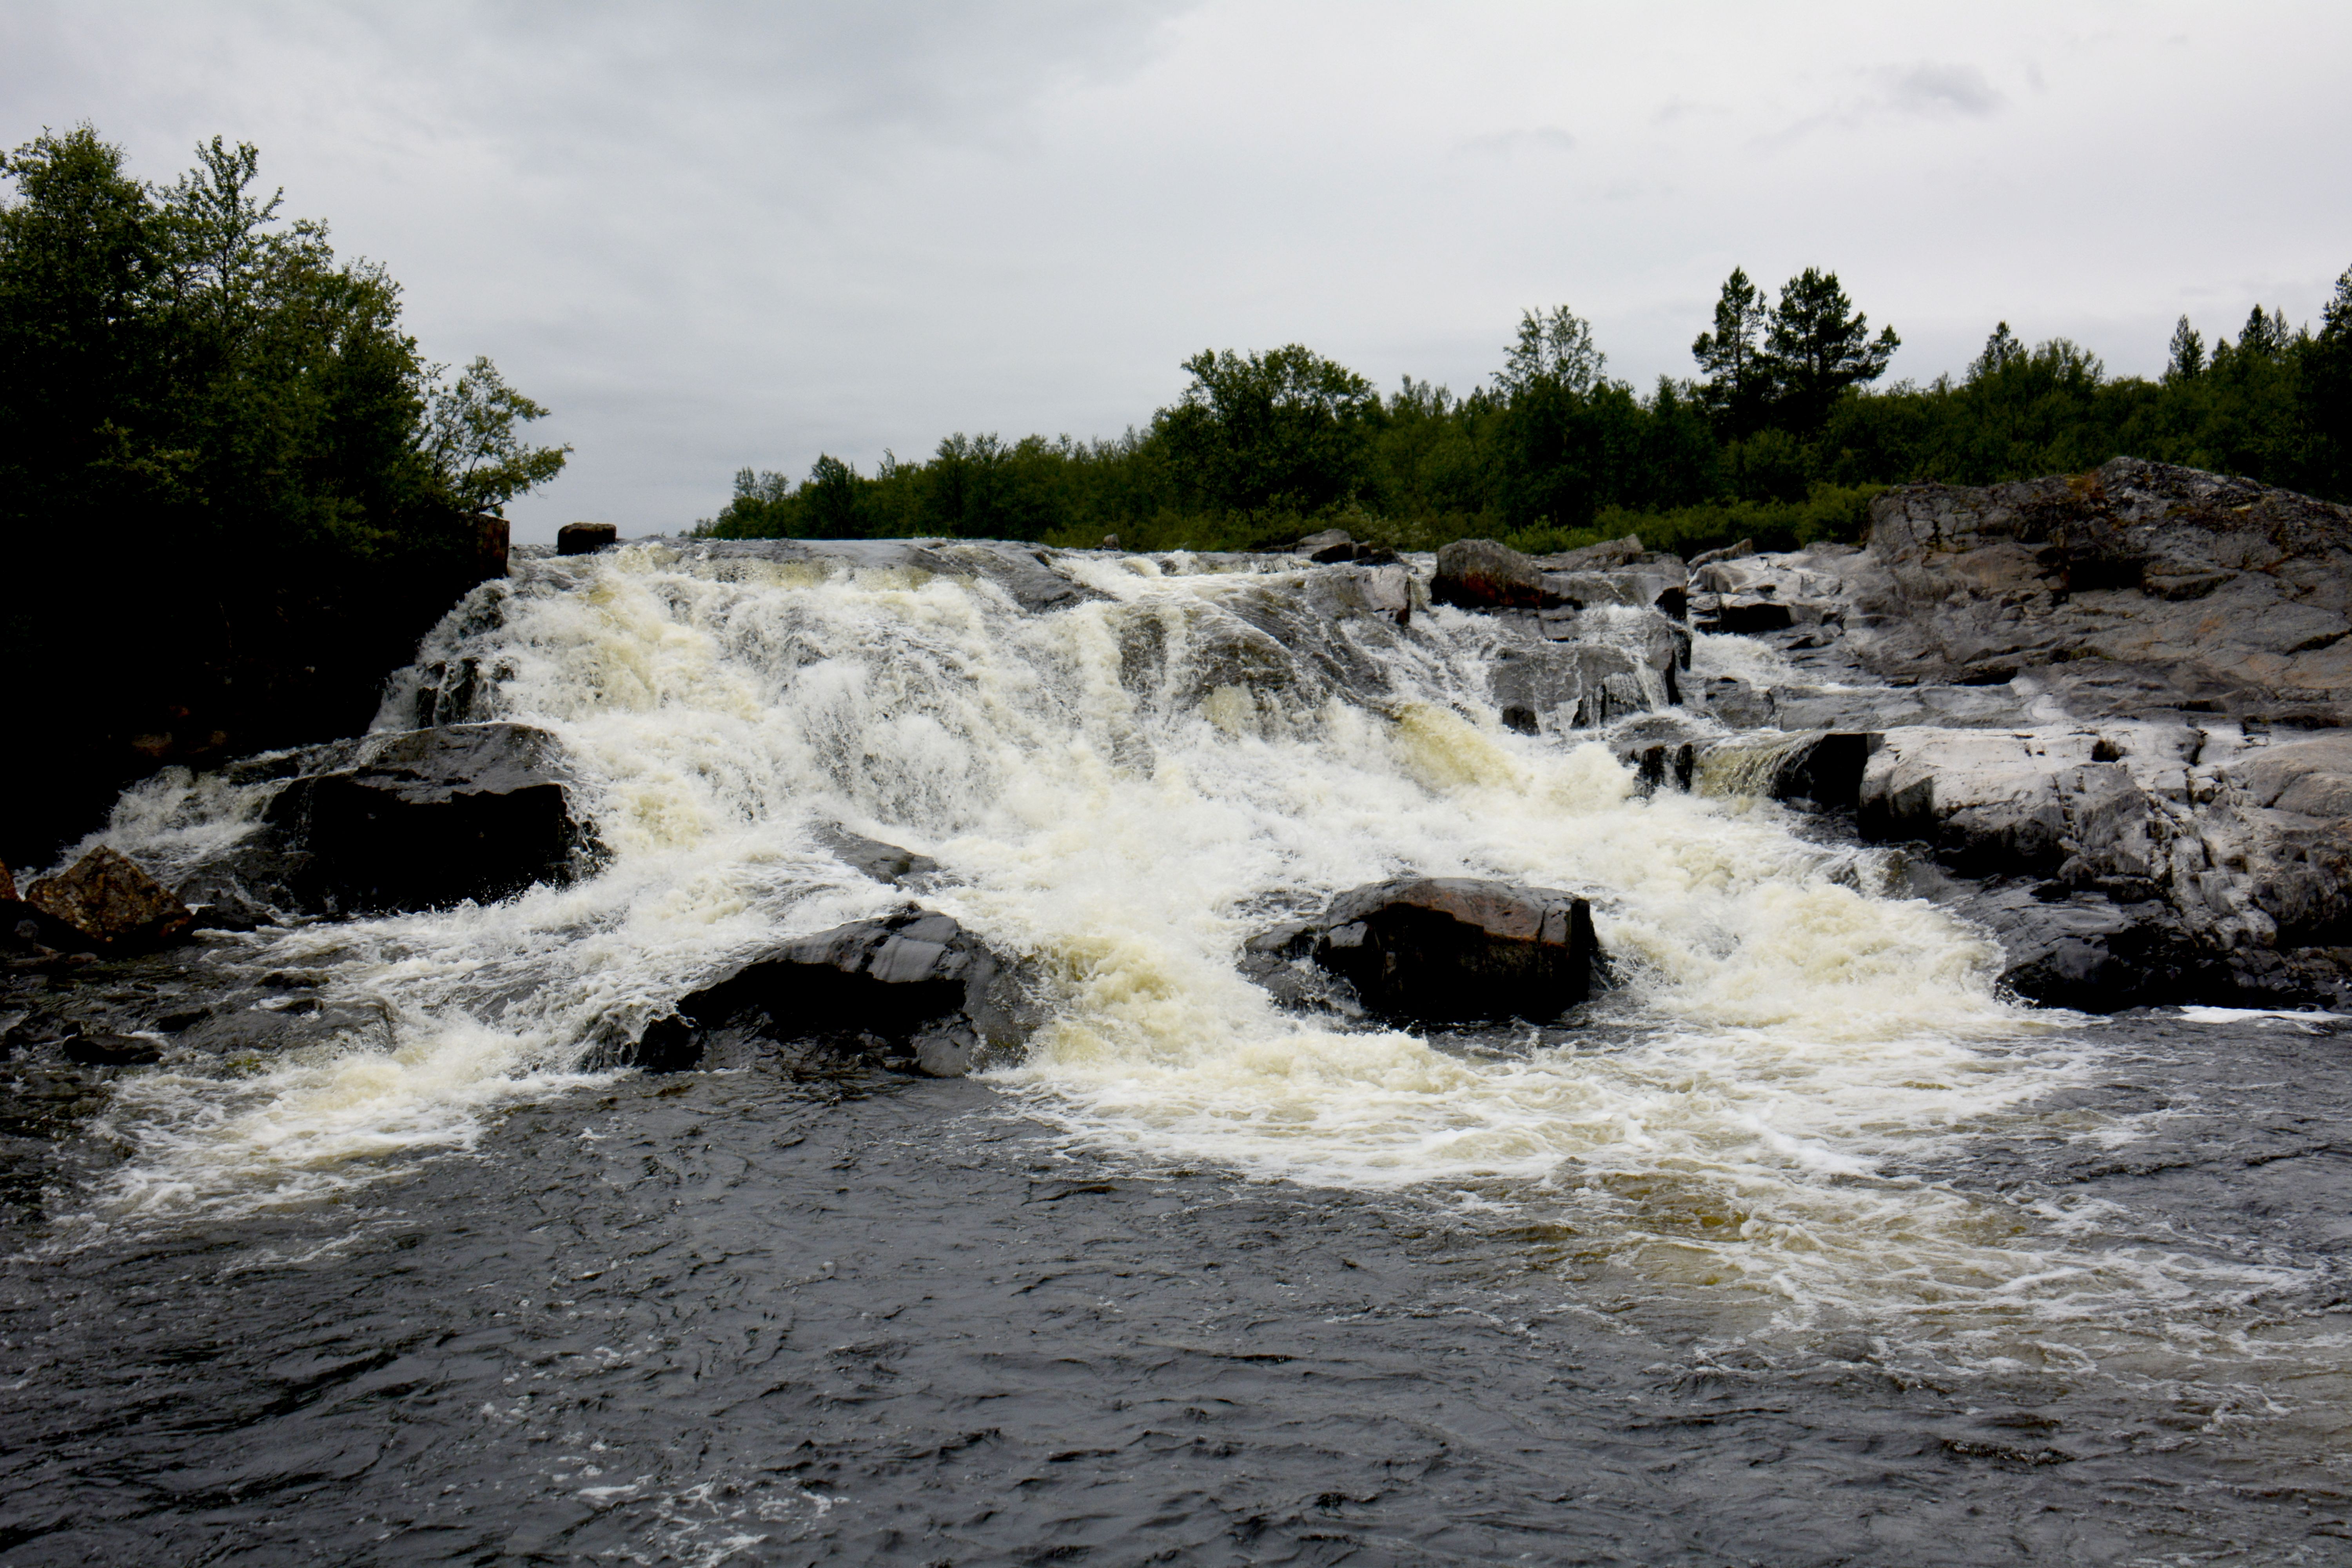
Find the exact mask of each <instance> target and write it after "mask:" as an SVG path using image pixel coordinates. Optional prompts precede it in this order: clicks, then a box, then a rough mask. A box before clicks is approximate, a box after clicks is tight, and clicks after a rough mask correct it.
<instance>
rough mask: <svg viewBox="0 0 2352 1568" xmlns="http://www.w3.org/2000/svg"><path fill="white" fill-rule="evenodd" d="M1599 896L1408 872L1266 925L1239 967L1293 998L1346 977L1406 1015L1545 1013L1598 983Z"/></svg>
mask: <svg viewBox="0 0 2352 1568" xmlns="http://www.w3.org/2000/svg"><path fill="white" fill-rule="evenodd" d="M1601 964H1602V960H1601V949H1600V946H1599V944H1598V943H1597V942H1594V940H1593V936H1592V911H1591V905H1590V904H1588V903H1587V902H1586V900H1584V899H1583V898H1582V897H1580V896H1579V895H1578V894H1575V893H1570V892H1564V891H1561V890H1560V889H1556V888H1529V887H1523V886H1521V885H1519V884H1517V883H1516V882H1498V881H1487V880H1483V879H1475V878H1469V877H1402V878H1397V879H1392V880H1390V881H1385V882H1376V883H1373V884H1371V885H1370V886H1369V887H1362V888H1355V889H1349V891H1347V892H1344V893H1341V894H1339V896H1338V897H1337V898H1335V899H1333V900H1331V902H1330V904H1329V905H1328V907H1326V908H1325V910H1323V912H1322V914H1321V915H1319V916H1318V917H1317V918H1315V919H1313V920H1308V921H1291V922H1288V923H1286V924H1284V925H1279V926H1276V927H1274V928H1272V929H1271V930H1268V931H1261V932H1259V933H1258V934H1257V935H1255V936H1254V937H1252V938H1250V940H1249V941H1248V942H1246V943H1244V947H1243V952H1242V963H1241V968H1242V972H1243V973H1244V974H1247V975H1248V976H1249V977H1250V978H1252V979H1253V980H1255V981H1257V982H1258V983H1259V984H1263V985H1265V986H1266V987H1267V988H1268V989H1269V990H1271V991H1273V992H1274V993H1275V994H1276V996H1277V997H1280V998H1281V999H1282V1000H1283V1001H1284V1002H1286V1003H1287V1004H1291V1005H1297V1004H1301V1003H1305V1002H1308V1001H1312V1000H1317V999H1320V990H1319V988H1318V986H1317V985H1316V984H1315V979H1316V976H1315V975H1314V974H1312V973H1307V972H1305V971H1304V970H1303V969H1302V967H1301V966H1303V965H1312V966H1313V969H1314V970H1315V971H1318V972H1319V973H1320V974H1322V975H1328V976H1329V977H1331V978H1334V979H1337V980H1340V981H1344V982H1346V984H1347V985H1348V986H1349V989H1350V990H1352V992H1353V993H1354V997H1355V999H1356V1000H1357V1001H1358V1002H1359V1003H1360V1004H1361V1005H1362V1006H1363V1008H1364V1009H1365V1010H1366V1011H1367V1012H1369V1013H1370V1014H1372V1015H1373V1016H1376V1017H1380V1018H1382V1019H1385V1020H1388V1021H1390V1022H1391V1023H1400V1024H1408V1025H1412V1024H1467V1023H1481V1022H1486V1021H1490V1020H1494V1019H1500V1018H1525V1019H1528V1020H1529V1021H1531V1022H1538V1023H1539V1022H1544V1021H1547V1020H1549V1019H1552V1018H1557V1017H1559V1016H1560V1015H1561V1014H1562V1013H1564V1012H1566V1011H1567V1010H1568V1009H1569V1008H1570V1007H1573V1006H1575V1005H1577V1004H1578V1003H1580V1002H1583V1001H1585V1000H1587V999H1588V998H1589V997H1590V996H1591V994H1592V990H1593V985H1594V979H1595V974H1596V972H1597V971H1599V970H1600V969H1601Z"/></svg>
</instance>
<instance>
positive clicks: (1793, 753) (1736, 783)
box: [1700, 731, 1882, 811]
mask: <svg viewBox="0 0 2352 1568" xmlns="http://www.w3.org/2000/svg"><path fill="white" fill-rule="evenodd" d="M1881 741H1882V737H1881V736H1879V735H1876V734H1872V733H1868V732H1863V731H1829V732H1826V733H1821V734H1811V735H1804V734H1800V735H1774V734H1772V733H1770V732H1769V731H1767V732H1766V733H1764V734H1761V735H1749V736H1742V737H1741V738H1739V739H1738V740H1735V741H1727V742H1723V743H1722V744H1721V745H1718V746H1716V747H1714V748H1712V749H1711V750H1709V751H1708V752H1706V756H1705V758H1704V760H1703V762H1702V763H1701V767H1700V777H1701V779H1702V781H1703V782H1704V783H1705V784H1706V788H1707V790H1708V791H1709V793H1712V794H1715V795H1763V796H1766V797H1767V798H1769V799H1772V800H1783V801H1787V802H1789V803H1790V805H1798V806H1803V807H1811V808H1814V809H1818V810H1827V811H1834V810H1852V809H1853V808H1854V807H1855V806H1857V805H1860V804H1861V801H1862V777H1863V773H1864V769H1865V768H1866V767H1867V766H1868V764H1869V762H1870V757H1871V754H1872V753H1873V752H1875V751H1877V750H1878V747H1879V745H1880V743H1881Z"/></svg>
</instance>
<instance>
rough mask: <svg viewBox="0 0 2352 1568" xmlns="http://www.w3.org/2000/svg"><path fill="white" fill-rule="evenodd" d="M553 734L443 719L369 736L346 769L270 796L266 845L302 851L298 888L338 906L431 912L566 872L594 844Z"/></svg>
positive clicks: (588, 858) (559, 878)
mask: <svg viewBox="0 0 2352 1568" xmlns="http://www.w3.org/2000/svg"><path fill="white" fill-rule="evenodd" d="M569 783H570V779H569V773H568V771H567V770H566V768H565V767H564V765H563V758H562V748H561V746H560V745H559V744H558V742H556V740H555V738H554V737H553V736H552V735H550V734H548V733H547V732H546V731H542V730H535V729H532V728H530V727H529V726H528V725H522V724H506V723H499V724H450V725H443V726H441V727H439V728H437V729H430V730H410V731H400V732H397V733H394V734H390V735H383V736H375V737H371V738H370V740H369V741H368V742H367V743H366V744H365V746H364V748H363V750H362V755H361V760H360V761H359V762H358V763H356V764H355V765H352V766H348V767H343V768H339V769H336V770H335V771H332V772H329V773H316V774H310V775H308V776H305V777H301V778H298V779H296V780H294V781H293V782H292V783H291V784H288V785H287V786H286V788H285V790H284V791H283V792H282V793H280V794H279V795H278V798H277V799H276V800H275V801H273V802H272V803H271V804H270V806H269V810H268V820H269V822H270V824H271V825H272V826H275V827H277V828H278V829H280V830H281V831H282V834H283V837H282V839H281V840H280V841H279V844H278V846H277V847H274V849H275V850H291V851H299V852H300V853H302V854H304V855H307V856H308V857H309V859H308V861H307V863H306V864H304V866H303V867H302V868H301V869H300V875H301V877H302V879H303V880H304V882H305V883H306V884H307V887H306V891H308V892H310V893H311V894H312V895H314V896H315V897H317V898H320V899H321V900H324V902H325V904H326V905H327V907H329V908H331V909H332V910H339V911H356V910H368V911H377V910H415V909H431V908H436V907H439V906H442V905H446V904H454V903H457V902H459V901H461V900H467V899H474V900H491V899H500V898H505V897H508V896H509V895H510V894H514V893H518V892H520V891H521V890H522V889H525V888H528V887H530V886H532V885H533V884H535V883H541V882H545V883H553V884H558V885H561V884H562V883H565V882H568V881H570V880H571V879H572V878H573V877H574V876H575V875H577V874H578V873H579V872H580V870H581V869H583V865H584V864H585V863H588V862H592V861H593V858H594V857H595V855H596V853H597V847H596V839H595V834H594V829H593V826H592V825H591V824H590V823H589V822H588V821H587V820H586V818H585V817H584V816H581V815H579V814H577V813H575V811H574V810H573V808H572V800H571V795H570V788H569Z"/></svg>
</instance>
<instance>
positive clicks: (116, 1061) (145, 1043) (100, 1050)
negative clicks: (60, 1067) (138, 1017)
mask: <svg viewBox="0 0 2352 1568" xmlns="http://www.w3.org/2000/svg"><path fill="white" fill-rule="evenodd" d="M65 1058H66V1060H68V1061H69V1062H78V1063H79V1064H80V1065H81V1066H83V1067H93V1068H123V1067H139V1066H142V1065H144V1064H146V1063H148V1062H152V1061H158V1060H161V1059H162V1058H163V1047H161V1046H159V1045H157V1044H156V1043H155V1042H154V1041H152V1040H149V1039H142V1038H141V1037H139V1036H137V1035H113V1034H84V1035H76V1036H74V1037H72V1038H71V1039H69V1040H68V1041H67V1042H66V1044H65Z"/></svg>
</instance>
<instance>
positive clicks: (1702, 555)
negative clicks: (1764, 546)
mask: <svg viewBox="0 0 2352 1568" xmlns="http://www.w3.org/2000/svg"><path fill="white" fill-rule="evenodd" d="M1755 553H1756V542H1755V541H1754V540H1752V539H1743V540H1741V541H1740V542H1738V543H1737V544H1727V545H1725V546H1724V547H1723V548H1722V549H1720V550H1702V551H1700V552H1698V553H1697V554H1696V555H1694V556H1692V557H1691V558H1690V569H1691V570H1692V571H1694V572H1696V571H1697V570H1698V569H1699V568H1700V567H1702V566H1708V565H1712V564H1714V563H1716V562H1717V561H1737V560H1738V559H1740V558H1741V557H1742V556H1747V555H1753V554H1755Z"/></svg>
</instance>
